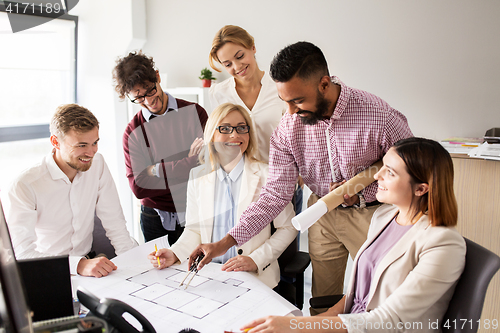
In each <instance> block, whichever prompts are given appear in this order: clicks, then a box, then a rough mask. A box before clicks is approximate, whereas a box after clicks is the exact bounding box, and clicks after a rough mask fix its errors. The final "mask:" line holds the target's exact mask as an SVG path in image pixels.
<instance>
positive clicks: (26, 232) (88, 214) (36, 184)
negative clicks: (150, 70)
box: [7, 104, 137, 277]
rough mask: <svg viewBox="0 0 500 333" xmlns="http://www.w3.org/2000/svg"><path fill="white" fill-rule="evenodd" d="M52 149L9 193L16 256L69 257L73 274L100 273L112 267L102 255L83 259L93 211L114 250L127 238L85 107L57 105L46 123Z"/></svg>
mask: <svg viewBox="0 0 500 333" xmlns="http://www.w3.org/2000/svg"><path fill="white" fill-rule="evenodd" d="M50 133H51V136H50V142H51V143H52V146H53V149H52V152H51V153H50V154H49V155H47V156H45V157H44V159H43V160H42V162H41V163H39V164H37V165H35V166H33V167H31V168H29V169H28V170H26V171H24V172H23V173H22V174H21V175H20V176H19V177H18V178H17V179H16V180H15V181H14V184H13V185H12V188H11V189H10V191H9V199H10V200H9V201H10V205H11V207H10V213H9V218H8V219H7V221H8V222H7V223H8V225H9V231H10V235H11V239H12V244H13V246H14V252H15V254H16V257H17V258H18V259H25V258H34V257H43V256H50V255H64V254H68V255H69V262H70V270H71V273H72V274H77V273H78V274H80V275H84V276H95V277H102V276H106V275H108V274H109V273H110V272H112V271H113V270H115V269H116V268H117V267H116V266H115V264H114V263H113V262H111V261H110V260H108V259H107V258H105V257H98V258H93V259H88V258H86V257H85V256H86V255H87V254H88V253H89V252H90V250H91V247H92V232H93V230H94V214H96V215H97V216H98V217H99V218H100V219H101V222H102V225H103V227H104V229H105V230H106V236H107V237H108V238H109V239H110V240H111V244H112V245H113V247H114V248H115V252H116V254H121V253H123V252H125V251H127V250H129V249H131V248H133V247H134V246H136V245H137V242H136V241H135V240H134V239H133V238H131V237H130V234H129V233H128V231H127V228H126V221H125V217H124V215H123V211H122V208H121V205H120V201H119V198H118V192H117V190H116V186H115V183H114V181H113V178H112V177H111V174H110V172H109V169H108V167H107V165H106V162H105V161H104V158H103V157H102V155H101V154H98V153H97V143H98V141H99V122H98V120H97V119H96V117H95V116H94V115H93V114H92V113H91V112H90V111H89V110H87V109H86V108H84V107H81V106H79V105H76V104H67V105H62V106H60V107H59V108H58V109H57V110H56V112H55V114H54V116H53V117H52V120H51V124H50Z"/></svg>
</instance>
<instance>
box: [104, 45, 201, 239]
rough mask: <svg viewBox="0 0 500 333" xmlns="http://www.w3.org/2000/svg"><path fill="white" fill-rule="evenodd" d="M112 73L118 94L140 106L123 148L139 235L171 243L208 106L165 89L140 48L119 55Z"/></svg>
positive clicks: (180, 223) (178, 228) (181, 214)
mask: <svg viewBox="0 0 500 333" xmlns="http://www.w3.org/2000/svg"><path fill="white" fill-rule="evenodd" d="M113 79H114V81H115V83H116V86H115V89H116V91H117V92H118V94H119V97H120V98H121V99H124V98H125V96H127V97H128V98H129V99H130V101H131V102H132V103H135V104H139V105H140V106H141V107H142V109H141V111H139V112H138V113H137V114H136V115H135V116H134V117H133V118H132V120H131V121H130V122H129V124H128V126H127V128H126V129H125V133H124V135H123V150H124V154H125V166H126V174H127V178H128V179H129V184H130V188H131V189H132V192H133V193H134V195H135V196H136V197H137V198H138V199H140V201H141V216H140V222H141V229H142V232H143V234H144V239H145V241H146V242H147V241H150V240H152V239H155V238H158V237H162V236H165V235H167V236H168V242H169V244H170V245H172V244H173V243H175V241H176V240H177V239H178V238H179V236H180V235H181V234H182V231H183V229H184V224H185V211H186V191H187V181H188V178H189V171H190V170H191V168H193V167H195V166H196V165H197V161H198V154H199V152H200V151H201V148H202V147H203V139H202V138H203V129H204V128H205V123H206V122H207V119H208V115H207V112H206V111H205V109H203V108H202V107H201V106H200V105H198V104H195V103H191V102H188V101H185V100H182V99H176V98H174V97H172V96H171V95H169V94H168V93H167V92H164V91H163V90H162V88H161V86H160V81H161V79H160V75H159V72H158V70H156V69H155V64H154V61H153V58H152V57H148V56H146V55H145V54H143V53H142V52H141V51H139V52H131V53H129V54H128V55H127V56H125V57H123V58H121V59H118V61H117V64H116V66H115V68H114V70H113Z"/></svg>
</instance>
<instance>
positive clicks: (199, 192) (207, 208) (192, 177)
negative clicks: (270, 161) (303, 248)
mask: <svg viewBox="0 0 500 333" xmlns="http://www.w3.org/2000/svg"><path fill="white" fill-rule="evenodd" d="M267 174H268V166H267V164H264V163H260V162H252V161H250V159H249V158H245V166H244V169H243V173H242V177H243V180H242V183H241V189H240V197H239V198H238V211H237V217H238V218H239V217H240V216H241V214H242V213H243V211H244V210H245V209H246V208H247V207H248V205H250V204H251V203H252V202H255V201H257V199H258V198H259V194H260V189H261V188H262V186H263V185H264V184H265V182H266V178H267ZM215 180H216V172H210V173H208V174H207V172H206V170H205V165H201V166H199V167H196V168H193V169H191V172H190V174H189V183H188V195H187V209H186V228H185V229H184V232H183V233H182V235H181V237H180V238H179V239H178V240H177V242H175V244H174V245H172V247H171V249H172V251H173V252H174V253H175V255H176V256H177V258H179V260H180V261H181V262H183V261H185V260H186V259H187V258H188V257H189V255H190V254H191V252H192V251H193V250H194V249H195V247H196V246H197V245H199V244H201V243H210V242H211V241H212V229H213V225H214V191H215ZM293 216H294V211H293V206H292V204H291V203H290V204H289V205H287V206H286V208H285V209H284V210H283V212H281V213H280V214H279V215H278V216H277V217H276V219H275V220H274V226H275V227H276V229H277V230H276V232H275V233H274V234H273V235H272V236H271V226H270V225H267V226H266V227H265V228H264V229H263V230H262V231H261V232H260V233H259V234H257V235H256V236H254V237H253V238H252V239H250V240H249V241H248V242H246V243H245V244H243V245H242V246H241V247H237V249H236V253H238V254H240V255H246V256H250V257H251V258H252V259H253V261H254V262H255V263H256V264H257V267H258V272H257V277H258V278H259V279H260V280H261V281H262V282H264V283H265V284H266V285H268V286H269V287H271V288H274V287H275V286H276V285H277V284H278V282H279V279H280V269H279V266H278V261H277V258H278V257H279V256H280V255H281V253H282V252H283V251H284V250H285V249H286V248H287V247H288V245H289V244H290V243H291V242H292V241H293V240H294V239H295V237H296V236H297V230H295V228H294V227H293V226H292V224H291V222H290V221H291V219H292V217H293Z"/></svg>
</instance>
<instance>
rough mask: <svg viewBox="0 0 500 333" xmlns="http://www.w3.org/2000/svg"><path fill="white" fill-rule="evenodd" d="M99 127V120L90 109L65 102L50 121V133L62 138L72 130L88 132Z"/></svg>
mask: <svg viewBox="0 0 500 333" xmlns="http://www.w3.org/2000/svg"><path fill="white" fill-rule="evenodd" d="M95 127H97V128H99V121H98V120H97V118H96V117H95V116H94V115H93V114H92V112H90V111H89V110H88V109H86V108H84V107H83V106H80V105H78V104H64V105H61V106H59V107H58V108H57V109H56V112H55V113H54V115H53V116H52V119H51V121H50V134H52V135H55V136H57V137H58V138H60V139H62V138H64V136H65V135H66V134H67V133H68V132H69V131H71V130H73V131H75V132H77V133H86V132H88V131H91V130H93V129H94V128H95Z"/></svg>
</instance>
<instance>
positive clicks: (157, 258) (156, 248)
mask: <svg viewBox="0 0 500 333" xmlns="http://www.w3.org/2000/svg"><path fill="white" fill-rule="evenodd" d="M155 251H156V252H158V247H157V246H156V244H155ZM156 260H158V267H160V266H161V264H160V257H156Z"/></svg>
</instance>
